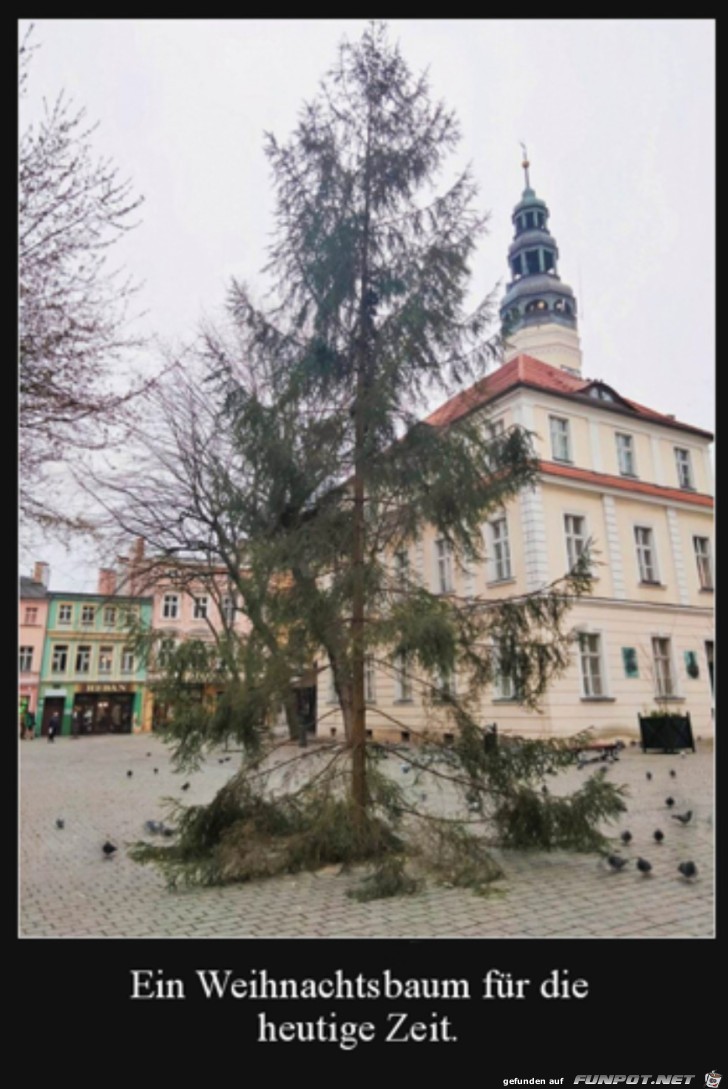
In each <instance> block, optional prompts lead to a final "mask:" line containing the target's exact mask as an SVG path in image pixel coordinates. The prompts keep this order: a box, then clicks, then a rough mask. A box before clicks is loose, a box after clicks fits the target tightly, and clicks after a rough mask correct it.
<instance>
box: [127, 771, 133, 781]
mask: <svg viewBox="0 0 728 1089" xmlns="http://www.w3.org/2000/svg"><path fill="white" fill-rule="evenodd" d="M133 774H134V772H133V771H127V773H126V777H127V779H131V777H132V775H133Z"/></svg>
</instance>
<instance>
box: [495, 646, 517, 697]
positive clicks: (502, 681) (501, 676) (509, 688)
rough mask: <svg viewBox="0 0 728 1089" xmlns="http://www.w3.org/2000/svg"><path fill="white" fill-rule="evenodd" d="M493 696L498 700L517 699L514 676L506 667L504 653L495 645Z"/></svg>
mask: <svg viewBox="0 0 728 1089" xmlns="http://www.w3.org/2000/svg"><path fill="white" fill-rule="evenodd" d="M492 654H493V698H494V699H497V700H515V699H516V698H517V695H516V692H517V690H516V685H515V683H514V680H513V676H512V674H511V673H510V671H509V670H508V669H506V667H505V665H504V662H503V653H502V651H501V649H500V648H499V647H493V651H492Z"/></svg>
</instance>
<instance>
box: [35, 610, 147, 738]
mask: <svg viewBox="0 0 728 1089" xmlns="http://www.w3.org/2000/svg"><path fill="white" fill-rule="evenodd" d="M151 622H152V599H151V597H121V596H119V597H108V596H104V595H101V594H82V593H70V594H63V593H51V594H49V595H48V624H47V628H46V636H45V642H44V646H43V658H42V665H41V673H40V690H39V701H38V706H39V714H38V722H37V731H38V732H41V730H43V732H45V728H46V726H47V721H48V718H49V716H50V714H51V713H52V711H53V710H58V711H59V713H60V714H61V730H60V733H61V734H65V735H69V734H71V732H72V718H73V711H74V707H75V708H77V709H78V710H79V711H80V712H81V717H82V720H83V728H82V729H81V731H80V732H82V733H108V732H111V733H114V732H120V733H128V732H130V731H131V730H132V729H133V730H139V729H145V728H147V729H148V728H149V725H148V721H147V720H148V719H149V718H150V714H149V710H148V708H147V706H146V705H147V702H148V699H147V698H146V697H147V694H146V684H145V682H146V678H147V673H146V667H145V665H144V663H143V662H142V661H141V660H140V659H139V657H138V655H135V654H134V653H133V651H132V649H131V647H130V645H129V633H130V624H131V625H137V624H141V625H142V626H144V627H150V626H151Z"/></svg>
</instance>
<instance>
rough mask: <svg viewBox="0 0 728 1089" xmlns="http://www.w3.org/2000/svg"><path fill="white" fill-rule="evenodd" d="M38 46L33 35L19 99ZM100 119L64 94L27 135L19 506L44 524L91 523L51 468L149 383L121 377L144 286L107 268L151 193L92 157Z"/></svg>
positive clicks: (22, 161) (22, 162)
mask: <svg viewBox="0 0 728 1089" xmlns="http://www.w3.org/2000/svg"><path fill="white" fill-rule="evenodd" d="M31 29H32V28H31ZM29 33H30V32H29ZM32 51H33V47H32V46H31V45H29V35H26V38H25V40H24V41H23V43H22V45H21V48H20V66H19V67H20V94H21V106H22V99H23V97H24V96H25V94H26V91H27V84H28V64H29V60H30V56H31V53H32ZM94 128H95V126H93V125H89V124H88V123H87V121H86V114H85V110H83V109H74V108H73V107H72V105H71V103H70V102H69V101H68V99H67V98H66V97H65V96H64V94H63V93H61V94H59V96H58V98H57V99H56V100H55V102H54V103H53V104H52V105H49V104H48V103H44V111H43V115H42V117H41V119H40V120H39V121H36V122H34V123H30V124H28V125H27V126H26V127H25V128H24V129H23V131H22V133H21V137H20V146H19V174H18V209H19V225H18V239H19V325H20V361H19V362H20V464H21V476H20V510H21V516H22V518H23V520H24V522H25V523H26V524H27V525H36V526H41V527H44V528H48V527H54V526H55V527H56V528H65V529H71V528H74V527H75V528H79V527H81V526H82V525H83V521H82V519H80V518H79V517H77V516H74V514H73V513H72V511H71V510H70V509H69V508H68V506H67V505H65V504H64V503H63V502H61V501H59V499H58V496H57V495H55V496H54V494H53V491H54V488H55V487H56V483H55V478H54V477H53V475H52V472H49V470H52V467H53V466H54V465H58V464H63V463H66V464H68V462H69V461H73V460H74V459H75V458H77V456H78V455H79V453H80V452H81V451H84V450H89V449H101V448H104V447H105V446H106V445H107V444H108V443H109V442H110V440H111V438H112V436H113V435H114V433H115V428H116V427H117V425H118V424H119V423H120V422H121V420H123V417H124V409H125V407H126V406H127V404H128V402H129V401H130V399H131V398H132V397H134V396H135V394H136V393H137V392H138V390H139V388H140V386H142V385H143V383H141V382H139V381H137V382H132V383H131V386H130V385H129V383H128V382H124V381H123V380H122V379H121V378H120V364H121V363H122V361H123V359H124V353H125V352H126V351H127V350H128V349H130V348H131V347H132V346H135V345H138V344H139V340H138V338H135V337H134V336H133V335H132V334H131V333H130V332H129V323H128V304H129V302H130V300H131V298H132V296H133V295H134V292H135V290H136V288H135V285H133V284H132V283H131V282H130V280H129V279H125V278H124V277H123V275H122V274H121V273H120V272H119V271H114V270H112V269H109V267H108V266H107V258H108V253H109V249H110V247H112V246H113V245H114V243H115V242H116V241H117V240H118V239H119V238H120V237H121V236H122V235H123V234H124V233H125V232H127V231H129V230H131V229H133V228H134V227H135V226H136V225H137V223H136V212H137V211H138V210H139V207H140V205H141V203H142V199H143V198H141V197H139V196H135V195H134V193H133V189H132V183H131V182H130V181H128V180H126V181H125V180H122V178H121V177H120V175H119V172H118V169H117V168H116V167H115V166H114V164H113V163H112V162H110V161H108V160H106V159H102V158H97V157H96V156H95V155H94V152H93V149H92V134H93V132H94Z"/></svg>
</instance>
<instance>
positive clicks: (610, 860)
mask: <svg viewBox="0 0 728 1089" xmlns="http://www.w3.org/2000/svg"><path fill="white" fill-rule="evenodd" d="M151 755H152V754H151V753H150V752H148V753H147V756H151ZM231 759H232V757H230V756H223V757H220V758H219V760H218V763H220V764H225V763H227V762H228V761H229V760H231ZM596 759H597V760H600V759H601V757H597V758H596ZM589 762H590V761H584V762H583V763H589ZM583 763H582V766H583ZM401 770H402V772H404V773H405V774H406V773H407V772H409V771H410V770H411V766H410V765H409V764H402V767H401ZM158 773H159V768H154V774H155V775H157V774H158ZM133 774H134V772H133V771H132V770H131V769H129V770H128V771H127V773H126V776H127V779H131V778H132V776H133ZM670 777H671V778H672V779H675V778H676V777H677V772H676V771H675V770H674V768H671V769H670ZM646 779H647V781H648V782H650V781H651V780H652V772H651V771H648V772H647V773H646ZM189 788H190V784H189V782H186V783H183V784H182V786H181V787H180V789H181V790H185V791H186V790H189ZM544 793H547V788H545V787H544ZM421 797H422V800H423V801H424V800H426V798H427V795H426V794H423V795H422V796H421ZM665 805H666V807H667V808H668V809H672V808H673V807H674V805H675V799H674V798H673V797H672V796H669V797H667V798H665ZM670 817H671V819H672V820H674V821H679V823H680V824H681V825H683V827H684V826H685V825H688V824H690V821H691V820H692V819H693V811H692V809H688V810H686V812H685V813H671V814H670ZM65 826H66V822H65V821H64V819H63V818H62V817H57V818H56V828H58V829H59V830H62V829H63V828H65ZM144 831H145V832H147V833H148V834H149V835H152V836H157V835H161V836H166V837H171V836H174V835H175V833H176V831H177V829H176V828H172V827H171V826H169V825H166V824H165V823H164V822H163V821H155V820H148V821H145V822H144ZM632 838H633V837H632V833H631V832H630V831H629V830H627V829H625V830H624V832H622V834H621V836H620V839H621V840H622V843H623V844H624V846H625V847H628V846H629V844H630V843H631V842H632ZM652 838H653V839H654V841H655V843H656V844H657V846H660V845H661V844H662V843H663V841H664V839H665V833H664V832H663V831H662V829H660V828H656V829H655V831H654V832H653V833H652ZM117 850H118V848H117V847H116V845H115V844H113V843H112V842H111V841H110V840H108V839H107V840H106V841H105V842H104V843H103V845H102V847H101V851H102V854H103V856H104V859H110V858H112V857H113V856H114V854H115V853H116V851H117ZM606 861H607V865H608V866H609V868H610V870H611V871H612V872H614V873H621V872H622V871H623V870H624V869H625V868H626V867H627V866H628V865H629V863H630V859H629V858H623V857H622V856H621V855H618V854H608V855H607V856H606ZM635 865H636V868H637V870H638V871H639V872H640V873H641V874H642V875H643V876H644V877H649V876H650V875H651V873H652V863H651V862H649V861H648V860H647V859H646V858H642V857H641V856H640V857H638V858H637V860H636V863H635ZM677 869H678V873H679V874H680V875H681V877H683V878H684V879H685V880H686V881H692V880H693V879H694V878H695V877H697V875H698V868H697V866H696V865H695V863H694V862H693V861H691V860H687V861H685V862H681V863H680V864H679V866H678V867H677Z"/></svg>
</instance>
